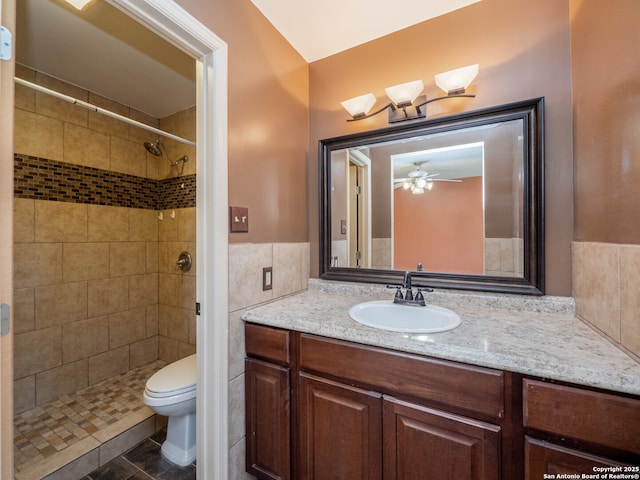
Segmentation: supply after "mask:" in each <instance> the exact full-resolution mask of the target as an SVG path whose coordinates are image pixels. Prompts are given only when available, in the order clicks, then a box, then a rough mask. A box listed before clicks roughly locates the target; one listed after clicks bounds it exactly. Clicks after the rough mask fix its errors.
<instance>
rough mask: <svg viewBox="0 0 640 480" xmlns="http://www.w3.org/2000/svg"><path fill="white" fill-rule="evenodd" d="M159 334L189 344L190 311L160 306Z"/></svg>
mask: <svg viewBox="0 0 640 480" xmlns="http://www.w3.org/2000/svg"><path fill="white" fill-rule="evenodd" d="M158 333H159V335H160V336H161V337H169V338H173V339H176V340H179V341H181V342H185V343H188V342H189V310H185V309H183V308H177V307H171V306H168V305H160V308H159V314H158Z"/></svg>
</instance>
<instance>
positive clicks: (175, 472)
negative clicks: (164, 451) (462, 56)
mask: <svg viewBox="0 0 640 480" xmlns="http://www.w3.org/2000/svg"><path fill="white" fill-rule="evenodd" d="M195 479H196V467H194V466H193V465H187V466H186V467H179V466H177V465H176V466H174V467H172V468H170V469H169V470H167V471H166V472H164V473H161V474H159V475H157V476H156V477H155V480H195Z"/></svg>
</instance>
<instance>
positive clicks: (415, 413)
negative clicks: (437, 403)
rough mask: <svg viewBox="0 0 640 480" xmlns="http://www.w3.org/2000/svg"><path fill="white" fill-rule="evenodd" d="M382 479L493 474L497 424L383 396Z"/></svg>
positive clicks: (453, 479)
mask: <svg viewBox="0 0 640 480" xmlns="http://www.w3.org/2000/svg"><path fill="white" fill-rule="evenodd" d="M383 405H384V407H383V435H384V478H385V480H498V479H499V478H500V454H499V451H500V450H499V448H500V447H499V442H500V428H499V427H497V426H495V425H491V424H488V423H484V422H479V421H476V420H471V419H468V418H465V417H460V416H457V415H452V414H449V413H445V412H441V411H439V410H433V409H430V408H426V407H421V406H418V405H413V404H410V403H406V402H403V401H400V400H397V399H395V398H391V397H385V398H384V401H383Z"/></svg>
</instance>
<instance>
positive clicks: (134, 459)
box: [124, 439, 174, 477]
mask: <svg viewBox="0 0 640 480" xmlns="http://www.w3.org/2000/svg"><path fill="white" fill-rule="evenodd" d="M124 457H125V458H126V459H127V460H129V461H130V462H131V463H133V464H134V465H135V466H136V467H138V468H139V469H140V470H143V471H144V472H145V473H148V474H149V475H151V476H152V477H156V476H157V475H159V474H161V473H164V472H166V471H167V470H169V469H170V468H171V467H173V466H174V465H173V464H172V463H171V462H169V461H167V460H165V459H164V458H162V454H161V453H160V445H158V444H157V443H156V442H153V441H151V440H149V439H147V440H145V441H144V442H142V443H140V444H139V445H138V446H137V447H134V448H133V449H131V450H129V451H128V452H127V453H125V454H124Z"/></svg>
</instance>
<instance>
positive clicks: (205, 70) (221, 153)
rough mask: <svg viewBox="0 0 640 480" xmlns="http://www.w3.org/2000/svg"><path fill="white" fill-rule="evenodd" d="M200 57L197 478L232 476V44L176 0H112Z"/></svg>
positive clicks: (222, 479)
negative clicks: (229, 191)
mask: <svg viewBox="0 0 640 480" xmlns="http://www.w3.org/2000/svg"><path fill="white" fill-rule="evenodd" d="M107 1H108V2H109V3H111V4H112V5H114V6H115V7H117V8H119V9H121V10H123V11H124V12H125V13H127V14H128V15H129V16H131V17H133V18H134V19H136V20H137V21H138V22H140V23H141V24H143V25H145V26H147V27H148V28H149V29H150V30H152V31H154V32H156V33H158V34H159V35H161V36H162V37H164V38H165V39H166V40H167V41H169V42H171V43H172V44H174V45H175V46H177V47H179V48H181V49H182V50H184V51H185V52H186V53H188V54H189V55H191V56H193V57H194V58H195V59H196V63H197V79H196V89H197V108H196V111H197V121H196V130H197V132H196V142H197V146H196V156H197V159H196V162H197V163H196V164H197V176H196V191H197V193H196V207H197V208H196V269H197V272H198V274H197V275H198V276H197V281H196V299H197V301H198V302H200V305H201V311H200V316H199V317H198V318H197V339H196V341H197V345H196V348H197V351H198V357H197V358H198V360H197V366H198V376H197V382H198V396H197V403H196V408H197V416H198V421H197V463H196V464H197V472H196V473H197V477H198V479H199V480H228V478H229V428H228V416H229V415H228V387H229V380H228V377H229V373H228V372H229V370H228V366H229V356H228V350H229V349H228V337H229V307H228V302H229V300H228V269H229V266H228V260H229V253H228V252H229V249H228V237H227V210H228V195H227V72H228V64H227V62H228V58H227V45H226V43H225V42H223V41H222V40H221V39H220V38H218V37H217V36H216V35H214V34H213V33H212V32H211V31H210V30H209V29H208V28H207V27H205V26H204V25H202V24H201V23H200V22H199V21H198V20H197V19H195V18H194V17H192V16H191V15H190V14H189V13H188V12H186V11H185V10H184V9H182V8H181V7H180V6H178V5H177V4H176V3H175V2H173V1H171V0H107Z"/></svg>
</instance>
